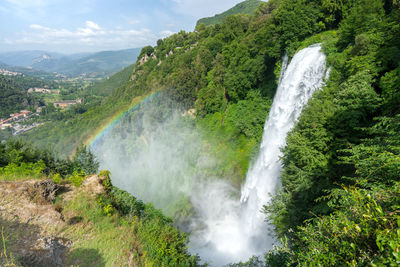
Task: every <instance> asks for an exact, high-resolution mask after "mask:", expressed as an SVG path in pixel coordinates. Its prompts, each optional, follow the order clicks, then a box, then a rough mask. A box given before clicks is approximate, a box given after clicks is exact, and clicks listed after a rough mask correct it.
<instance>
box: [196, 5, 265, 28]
mask: <svg viewBox="0 0 400 267" xmlns="http://www.w3.org/2000/svg"><path fill="white" fill-rule="evenodd" d="M262 2H263V1H260V0H246V1H244V2H241V3H239V4H237V5H236V6H234V7H232V8H231V9H229V10H227V11H225V12H223V13H221V14H217V15H215V16H213V17H207V18H202V19H200V20H198V21H197V23H196V25H199V24H202V23H203V24H205V25H206V26H209V25H214V24H218V23H221V22H222V21H223V19H224V18H226V17H228V16H231V15H236V14H246V15H253V14H254V12H255V11H256V9H257V8H258V7H259V6H260V4H261V3H262Z"/></svg>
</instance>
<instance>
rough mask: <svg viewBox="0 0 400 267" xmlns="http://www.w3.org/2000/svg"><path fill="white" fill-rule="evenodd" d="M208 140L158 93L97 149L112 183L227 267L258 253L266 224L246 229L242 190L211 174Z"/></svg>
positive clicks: (210, 259)
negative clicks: (259, 228)
mask: <svg viewBox="0 0 400 267" xmlns="http://www.w3.org/2000/svg"><path fill="white" fill-rule="evenodd" d="M206 144H207V143H206V142H205V140H204V138H203V137H202V134H201V133H200V131H199V130H198V129H196V127H195V123H194V119H193V118H192V117H191V115H189V113H187V112H184V111H182V110H180V109H179V108H178V107H177V105H176V104H175V103H174V102H173V101H171V100H169V99H168V98H167V97H166V96H165V95H163V94H158V95H156V96H154V97H153V98H152V99H151V100H150V101H148V102H146V103H142V104H141V106H140V107H139V108H137V109H136V110H135V111H134V112H128V113H127V114H126V115H125V116H124V117H123V119H122V120H121V121H119V122H118V123H117V124H116V125H115V126H114V128H113V129H112V130H111V131H109V132H108V133H107V134H106V135H105V136H104V137H103V138H102V139H101V140H100V141H99V142H96V144H95V145H93V146H92V150H93V152H94V153H95V155H96V156H97V158H98V160H99V162H100V166H101V168H102V169H107V170H110V171H111V174H112V182H113V184H114V185H115V186H117V187H119V188H121V189H123V190H126V191H128V192H129V193H131V194H133V195H135V196H136V197H138V198H139V199H141V200H143V201H145V202H147V203H148V202H151V203H153V204H154V205H155V207H156V208H159V209H162V210H163V212H164V213H165V214H166V215H167V216H170V217H172V218H173V219H174V222H175V225H176V226H177V227H178V228H179V229H180V230H182V231H185V232H187V233H189V234H190V244H189V246H190V247H189V250H190V252H192V253H193V254H199V255H200V257H201V258H202V260H203V261H205V262H208V263H210V264H212V265H213V266H222V265H225V264H228V263H233V262H237V261H246V260H247V259H248V258H249V257H251V256H253V255H254V254H257V255H261V254H262V252H265V247H266V245H265V244H263V245H260V244H258V243H257V242H254V239H255V238H256V239H263V240H265V239H266V238H265V237H267V228H266V227H265V229H263V230H265V231H263V232H262V233H260V232H252V233H249V232H248V231H246V230H245V228H244V227H242V224H243V223H245V221H243V218H242V213H243V212H242V205H241V203H240V201H239V199H240V189H238V188H234V187H233V186H232V185H230V184H229V182H227V179H222V178H223V177H217V176H216V175H215V174H214V172H215V171H214V170H215V169H217V165H218V164H219V163H218V162H219V161H218V159H216V158H213V157H212V156H211V155H210V154H209V153H207V149H206ZM260 216H264V215H263V214H261V211H260Z"/></svg>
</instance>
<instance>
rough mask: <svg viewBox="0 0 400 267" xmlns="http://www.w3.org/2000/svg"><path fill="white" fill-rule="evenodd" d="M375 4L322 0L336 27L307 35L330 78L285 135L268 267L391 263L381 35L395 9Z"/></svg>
mask: <svg viewBox="0 0 400 267" xmlns="http://www.w3.org/2000/svg"><path fill="white" fill-rule="evenodd" d="M382 3H383V2H382V1H374V0H371V1H370V0H359V1H348V2H347V3H346V5H342V6H340V5H339V2H338V1H323V7H324V8H328V9H331V10H332V12H333V13H332V14H331V15H332V16H330V18H328V19H330V20H331V21H326V23H327V25H330V26H334V25H339V29H338V31H337V32H338V34H337V35H336V31H334V32H331V33H332V34H329V33H323V34H322V35H317V36H313V37H312V38H311V39H310V40H313V39H320V40H321V41H323V42H324V44H323V47H324V50H325V52H326V53H327V55H328V64H330V66H331V72H330V78H329V81H328V82H327V85H326V87H325V88H324V90H323V91H322V92H319V93H317V94H315V96H314V98H313V99H312V100H311V101H310V102H309V105H308V106H307V107H306V108H305V109H304V111H303V113H302V115H301V116H300V118H299V121H298V123H297V125H296V126H295V128H294V129H293V130H292V131H291V133H289V135H288V138H287V147H286V148H285V149H284V156H283V164H284V168H283V173H282V185H283V189H282V190H280V191H279V192H278V193H277V195H276V196H275V197H274V200H273V202H272V204H271V205H269V206H268V207H266V211H268V212H269V214H270V219H272V220H273V222H274V224H275V227H276V229H277V233H278V235H279V237H281V238H282V242H281V243H282V244H283V246H282V247H280V248H276V249H274V250H272V251H271V252H269V253H268V254H267V255H266V263H267V265H268V266H277V265H286V266H297V265H300V266H306V265H307V266H342V265H349V266H360V265H361V266H363V265H370V264H372V265H374V266H397V265H398V264H399V254H398V251H399V246H400V243H399V240H400V239H399V228H400V227H399V224H398V221H399V215H398V208H399V206H398V204H399V177H398V173H399V171H400V169H399V168H400V165H399V162H400V158H399V146H400V139H399V138H400V134H399V132H400V128H399V125H400V124H399V115H397V114H398V112H399V110H400V109H398V105H399V99H398V96H397V92H398V91H399V90H398V85H397V84H398V79H397V76H396V73H397V70H398V62H397V63H395V62H394V61H393V60H391V59H389V58H396V59H397V58H398V51H399V50H398V49H399V48H400V42H399V40H398V38H397V37H388V35H391V34H388V32H390V31H391V33H394V32H397V31H398V28H397V27H396V26H394V25H395V24H396V25H397V24H398V23H396V22H395V21H397V22H398V17H399V12H398V10H397V11H394V10H392V11H391V12H387V7H386V6H385V7H384V6H383V4H382ZM384 9H386V12H387V13H386V14H385V10H384ZM325 12H326V11H325ZM340 19H341V21H338V20H340ZM335 21H336V22H335ZM328 22H329V23H328ZM306 42H308V40H306ZM306 42H305V43H306ZM304 45H307V44H304ZM304 45H303V46H304ZM389 92H390V93H389Z"/></svg>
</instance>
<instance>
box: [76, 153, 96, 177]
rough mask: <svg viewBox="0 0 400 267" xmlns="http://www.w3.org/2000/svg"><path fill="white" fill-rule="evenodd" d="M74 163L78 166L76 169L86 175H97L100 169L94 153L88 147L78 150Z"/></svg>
mask: <svg viewBox="0 0 400 267" xmlns="http://www.w3.org/2000/svg"><path fill="white" fill-rule="evenodd" d="M72 161H73V162H74V164H75V165H76V167H75V168H76V169H77V168H79V169H80V170H82V171H83V172H84V173H85V174H86V175H88V174H96V173H97V171H98V169H99V163H98V162H97V161H96V158H95V156H94V155H93V153H92V152H91V151H90V150H89V148H88V147H86V146H80V147H78V148H77V149H76V151H75V155H74V157H73V159H72Z"/></svg>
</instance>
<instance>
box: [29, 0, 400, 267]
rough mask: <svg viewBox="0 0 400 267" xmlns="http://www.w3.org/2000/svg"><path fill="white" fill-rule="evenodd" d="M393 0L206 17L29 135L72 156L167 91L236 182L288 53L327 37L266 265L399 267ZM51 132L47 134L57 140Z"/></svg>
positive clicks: (399, 106)
mask: <svg viewBox="0 0 400 267" xmlns="http://www.w3.org/2000/svg"><path fill="white" fill-rule="evenodd" d="M399 7H400V5H399V2H398V1H396V0H393V1H391V0H388V1H381V0H353V1H345V2H343V1H332V0H307V1H306V0H270V1H269V2H268V3H261V5H260V6H259V7H258V8H257V10H256V12H255V15H254V16H248V15H236V16H229V17H227V18H225V19H224V21H223V22H222V23H221V24H216V25H211V26H205V25H204V24H199V25H198V26H197V27H196V30H195V31H194V32H189V33H187V32H184V31H181V32H179V33H177V34H174V35H172V36H171V37H169V38H166V39H163V40H159V41H158V42H157V46H156V47H150V46H149V47H145V48H144V49H143V50H142V52H141V55H140V56H139V59H141V60H139V61H138V62H137V63H136V65H135V70H134V72H133V73H132V75H131V77H130V78H129V79H128V80H127V81H126V83H125V84H124V85H123V86H121V87H120V88H118V89H116V90H114V91H113V93H112V95H111V96H110V97H109V98H108V99H106V100H105V101H103V102H102V103H101V105H99V106H95V107H93V108H92V109H90V110H89V111H88V112H86V113H84V114H81V115H79V116H78V117H77V118H75V119H71V120H68V121H66V122H63V123H60V124H58V126H57V127H55V125H48V126H47V127H49V128H43V129H39V130H37V131H35V132H32V133H31V134H29V136H28V137H30V138H32V139H33V138H34V139H35V140H37V142H38V143H40V144H42V145H44V144H46V143H49V142H51V143H54V144H56V147H57V148H58V150H61V151H62V152H64V153H69V152H70V151H71V150H72V149H73V148H74V146H76V145H77V144H79V143H81V142H84V141H85V140H86V139H87V138H88V137H89V136H90V135H91V134H92V133H93V132H94V131H95V130H96V129H97V128H99V127H101V126H102V125H103V124H107V122H108V121H109V120H110V118H112V116H113V115H115V114H118V113H120V112H121V111H123V110H125V109H126V108H127V107H129V106H131V105H132V103H135V102H139V101H140V100H141V99H143V98H144V97H145V96H147V95H150V94H151V93H153V92H155V91H161V90H162V91H163V92H164V93H165V94H167V95H168V96H169V98H171V99H173V100H174V101H175V102H176V103H178V104H179V106H180V109H181V110H182V111H186V110H188V109H193V108H194V109H195V111H196V112H195V114H196V118H195V124H196V126H197V127H198V129H199V130H200V131H202V132H203V133H204V135H205V136H207V138H206V139H207V140H206V142H207V143H208V145H209V146H208V147H209V150H210V152H211V154H213V155H214V156H215V157H217V158H219V159H220V163H219V167H218V169H216V170H215V173H216V174H217V175H218V176H221V177H229V179H231V181H232V183H233V184H234V185H236V186H237V187H239V186H240V184H241V183H242V181H243V179H244V177H245V174H246V172H247V169H248V166H249V163H250V162H251V159H252V158H254V155H255V154H256V153H257V151H258V147H259V142H260V139H261V136H262V132H263V125H264V122H265V118H266V117H267V114H268V110H269V108H270V105H271V102H272V99H273V96H274V93H275V90H276V85H277V80H278V78H279V77H278V76H279V73H280V64H281V58H282V56H283V55H284V54H285V53H287V54H288V55H289V57H291V56H293V54H294V53H295V52H296V51H297V50H298V49H300V48H303V47H306V46H308V45H311V44H314V43H322V46H323V50H324V52H325V53H326V54H327V56H328V62H327V64H328V66H329V67H330V68H331V70H330V77H329V80H328V81H327V83H326V86H325V87H324V88H323V90H321V91H320V92H318V93H316V95H315V96H314V98H313V99H312V100H311V101H310V103H309V105H308V107H307V108H306V109H305V110H304V112H303V114H302V115H301V117H300V119H299V122H298V124H297V126H296V127H295V129H294V130H293V131H292V132H291V133H290V135H289V137H288V139H287V147H286V148H285V149H284V157H283V163H284V171H283V174H282V189H281V190H280V191H279V192H278V194H277V195H276V196H275V198H274V201H273V203H272V204H270V205H269V206H268V207H266V210H267V211H269V213H268V214H269V216H270V218H271V220H272V221H273V223H274V225H275V228H276V231H277V234H278V236H279V237H280V238H282V241H281V243H282V245H283V246H282V247H280V248H277V249H276V250H275V251H272V252H270V253H268V254H267V255H266V262H267V264H268V265H270V266H278V265H287V266H296V265H312V266H317V265H321V266H342V265H352V266H356V265H361V266H362V265H368V264H371V263H373V264H375V265H382V266H383V265H392V266H396V265H397V264H399V263H400V253H399V249H400V241H399V240H400V232H399V227H400V225H399V218H400V217H399V208H400V206H399V205H400V195H399V186H400V185H399V173H400V165H399V162H400V154H399V153H400V149H399V147H400V135H399V132H400V128H399V127H400V122H399V120H400V117H399V116H400V115H399V112H400V90H399V87H400V78H399V77H400V67H399V62H400V10H399ZM49 134H50V136H49Z"/></svg>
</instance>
